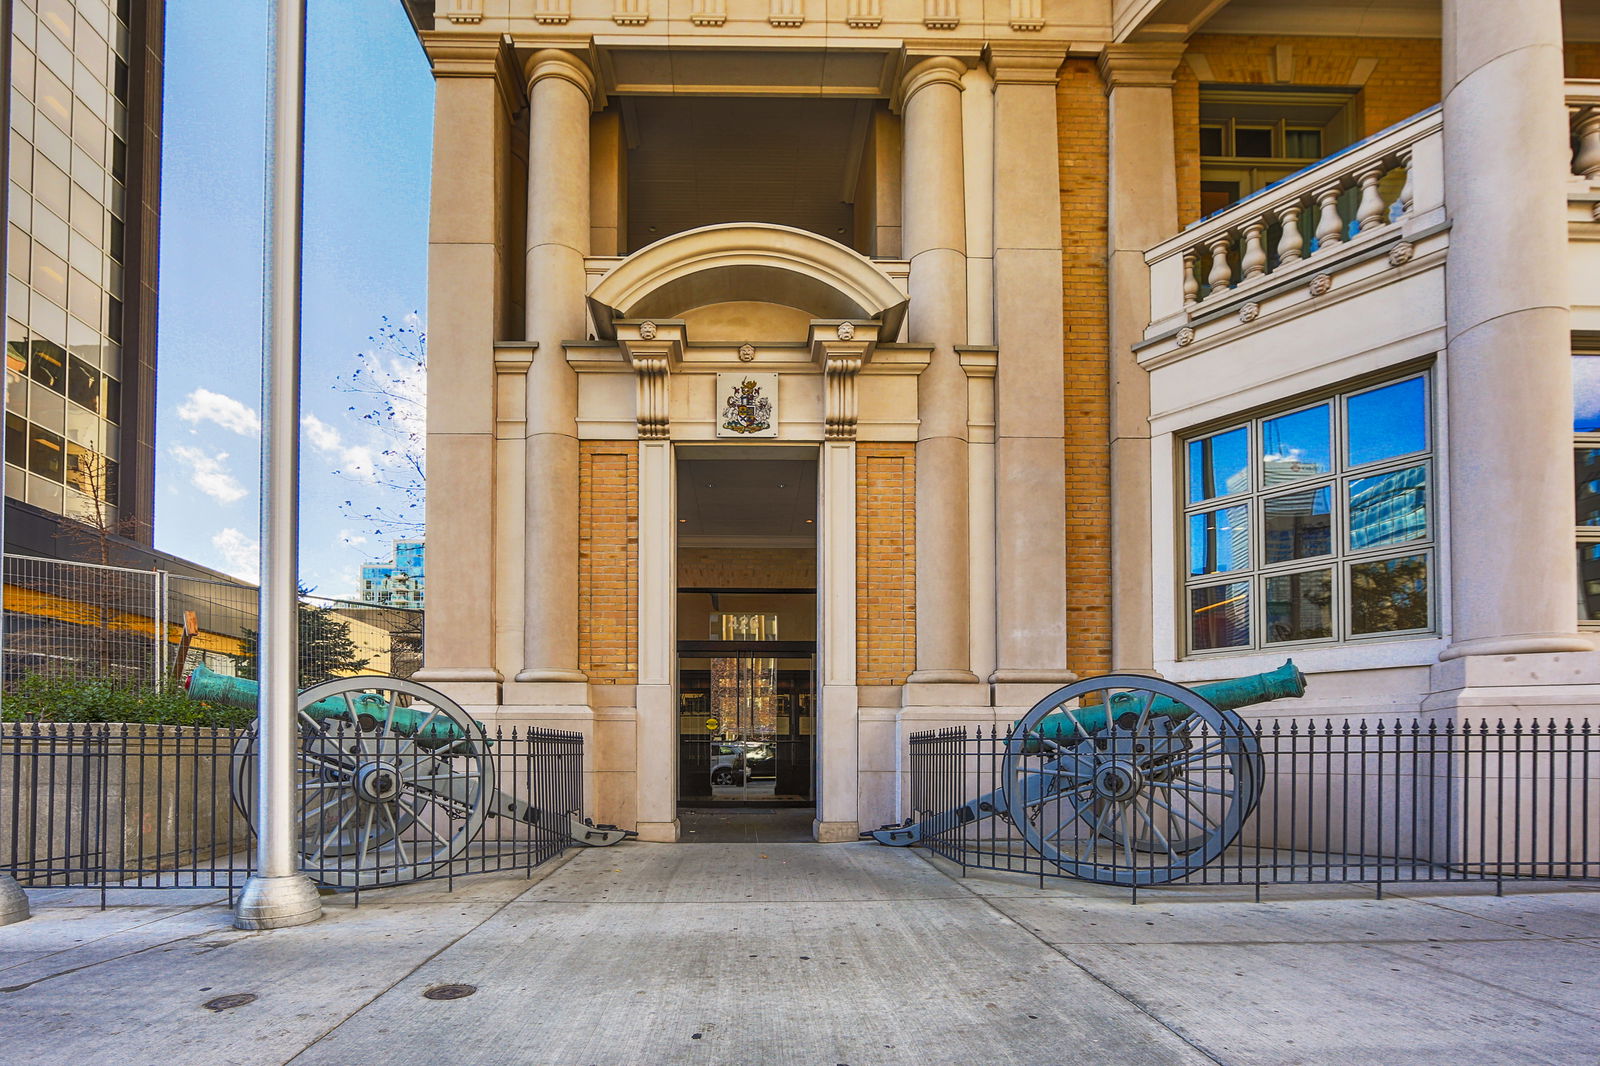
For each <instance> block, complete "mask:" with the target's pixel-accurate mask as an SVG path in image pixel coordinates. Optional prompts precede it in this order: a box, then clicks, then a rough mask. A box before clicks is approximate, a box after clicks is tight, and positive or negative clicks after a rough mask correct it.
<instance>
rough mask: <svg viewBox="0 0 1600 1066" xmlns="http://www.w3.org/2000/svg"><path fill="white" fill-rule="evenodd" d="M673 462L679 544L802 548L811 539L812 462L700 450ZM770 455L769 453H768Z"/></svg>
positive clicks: (813, 526) (814, 500)
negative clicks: (790, 545) (793, 545)
mask: <svg viewBox="0 0 1600 1066" xmlns="http://www.w3.org/2000/svg"><path fill="white" fill-rule="evenodd" d="M700 454H701V455H703V456H705V457H704V458H699V457H696V458H681V459H679V460H678V540H679V543H688V544H715V543H728V542H732V541H740V542H745V543H751V542H757V541H759V542H762V543H767V544H784V543H796V544H804V543H809V542H811V541H813V540H814V539H815V537H816V532H817V527H816V517H817V462H816V457H815V456H814V455H812V456H808V457H807V458H805V459H765V458H759V457H757V456H759V455H760V454H761V453H760V452H759V451H758V450H754V449H738V450H729V449H704V450H702V451H701V452H700ZM769 454H770V451H769Z"/></svg>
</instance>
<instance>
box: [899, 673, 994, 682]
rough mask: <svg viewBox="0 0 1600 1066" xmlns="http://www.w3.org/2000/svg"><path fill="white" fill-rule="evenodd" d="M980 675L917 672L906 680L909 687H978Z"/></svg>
mask: <svg viewBox="0 0 1600 1066" xmlns="http://www.w3.org/2000/svg"><path fill="white" fill-rule="evenodd" d="M977 683H978V675H977V674H975V673H973V672H972V671H971V670H917V671H914V672H913V673H912V675H911V676H910V677H908V678H906V684H908V685H976V684H977Z"/></svg>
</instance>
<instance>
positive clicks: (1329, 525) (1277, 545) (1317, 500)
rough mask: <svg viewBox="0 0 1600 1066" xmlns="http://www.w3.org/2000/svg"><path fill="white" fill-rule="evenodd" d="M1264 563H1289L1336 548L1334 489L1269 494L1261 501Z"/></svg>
mask: <svg viewBox="0 0 1600 1066" xmlns="http://www.w3.org/2000/svg"><path fill="white" fill-rule="evenodd" d="M1261 510H1262V523H1263V526H1264V530H1263V549H1262V550H1263V552H1264V556H1265V557H1264V558H1263V560H1262V561H1263V562H1265V563H1267V564H1271V563H1286V562H1289V561H1290V560H1291V559H1310V558H1314V557H1316V556H1318V555H1328V554H1329V553H1331V552H1332V551H1333V490H1332V489H1331V488H1327V487H1324V488H1320V489H1311V490H1309V491H1306V492H1285V493H1282V494H1280V495H1277V496H1268V497H1266V499H1264V500H1263V501H1262V503H1261Z"/></svg>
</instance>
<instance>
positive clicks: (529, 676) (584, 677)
mask: <svg viewBox="0 0 1600 1066" xmlns="http://www.w3.org/2000/svg"><path fill="white" fill-rule="evenodd" d="M515 680H516V681H518V682H520V683H522V684H542V683H545V682H554V683H558V684H559V683H572V682H579V683H585V682H587V681H588V680H589V675H588V674H586V673H584V672H583V671H582V670H556V669H549V668H544V667H538V668H535V667H531V666H530V667H528V668H527V669H526V670H518V671H517V676H516V678H515Z"/></svg>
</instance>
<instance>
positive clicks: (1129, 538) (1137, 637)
mask: <svg viewBox="0 0 1600 1066" xmlns="http://www.w3.org/2000/svg"><path fill="white" fill-rule="evenodd" d="M1183 49H1184V46H1183V45H1182V44H1113V45H1107V46H1106V49H1105V51H1103V52H1101V53H1100V78H1101V81H1103V82H1104V83H1105V89H1106V95H1107V97H1108V98H1109V99H1108V104H1107V112H1108V113H1107V126H1108V134H1109V136H1108V143H1107V163H1108V166H1107V171H1108V174H1107V183H1108V185H1109V189H1108V197H1107V224H1106V253H1107V256H1108V259H1109V261H1108V263H1107V278H1106V281H1107V291H1108V293H1109V296H1110V305H1111V306H1110V315H1109V322H1108V325H1109V327H1110V330H1109V332H1110V342H1111V515H1110V522H1111V666H1112V669H1113V670H1135V671H1140V672H1148V671H1150V670H1151V669H1152V664H1153V663H1154V661H1155V648H1154V644H1155V631H1154V628H1153V626H1154V615H1153V613H1152V612H1153V607H1154V590H1153V589H1152V587H1151V584H1150V558H1151V550H1152V549H1151V543H1150V537H1151V531H1150V493H1151V485H1150V375H1149V374H1148V373H1147V372H1146V371H1145V370H1144V369H1143V368H1142V367H1140V366H1139V363H1138V361H1137V360H1136V359H1135V358H1134V355H1133V346H1134V345H1135V344H1137V343H1138V342H1139V341H1141V340H1142V339H1144V330H1145V327H1146V326H1147V325H1149V323H1150V270H1149V268H1148V267H1146V266H1145V262H1144V253H1145V249H1147V248H1151V247H1154V246H1155V245H1157V244H1159V243H1160V242H1162V241H1164V240H1166V239H1167V238H1169V237H1171V236H1172V235H1173V234H1174V233H1176V232H1178V182H1177V164H1176V158H1175V155H1174V150H1173V131H1172V83H1173V73H1174V71H1176V70H1177V67H1178V62H1179V61H1180V60H1181V59H1182V57H1183Z"/></svg>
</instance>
